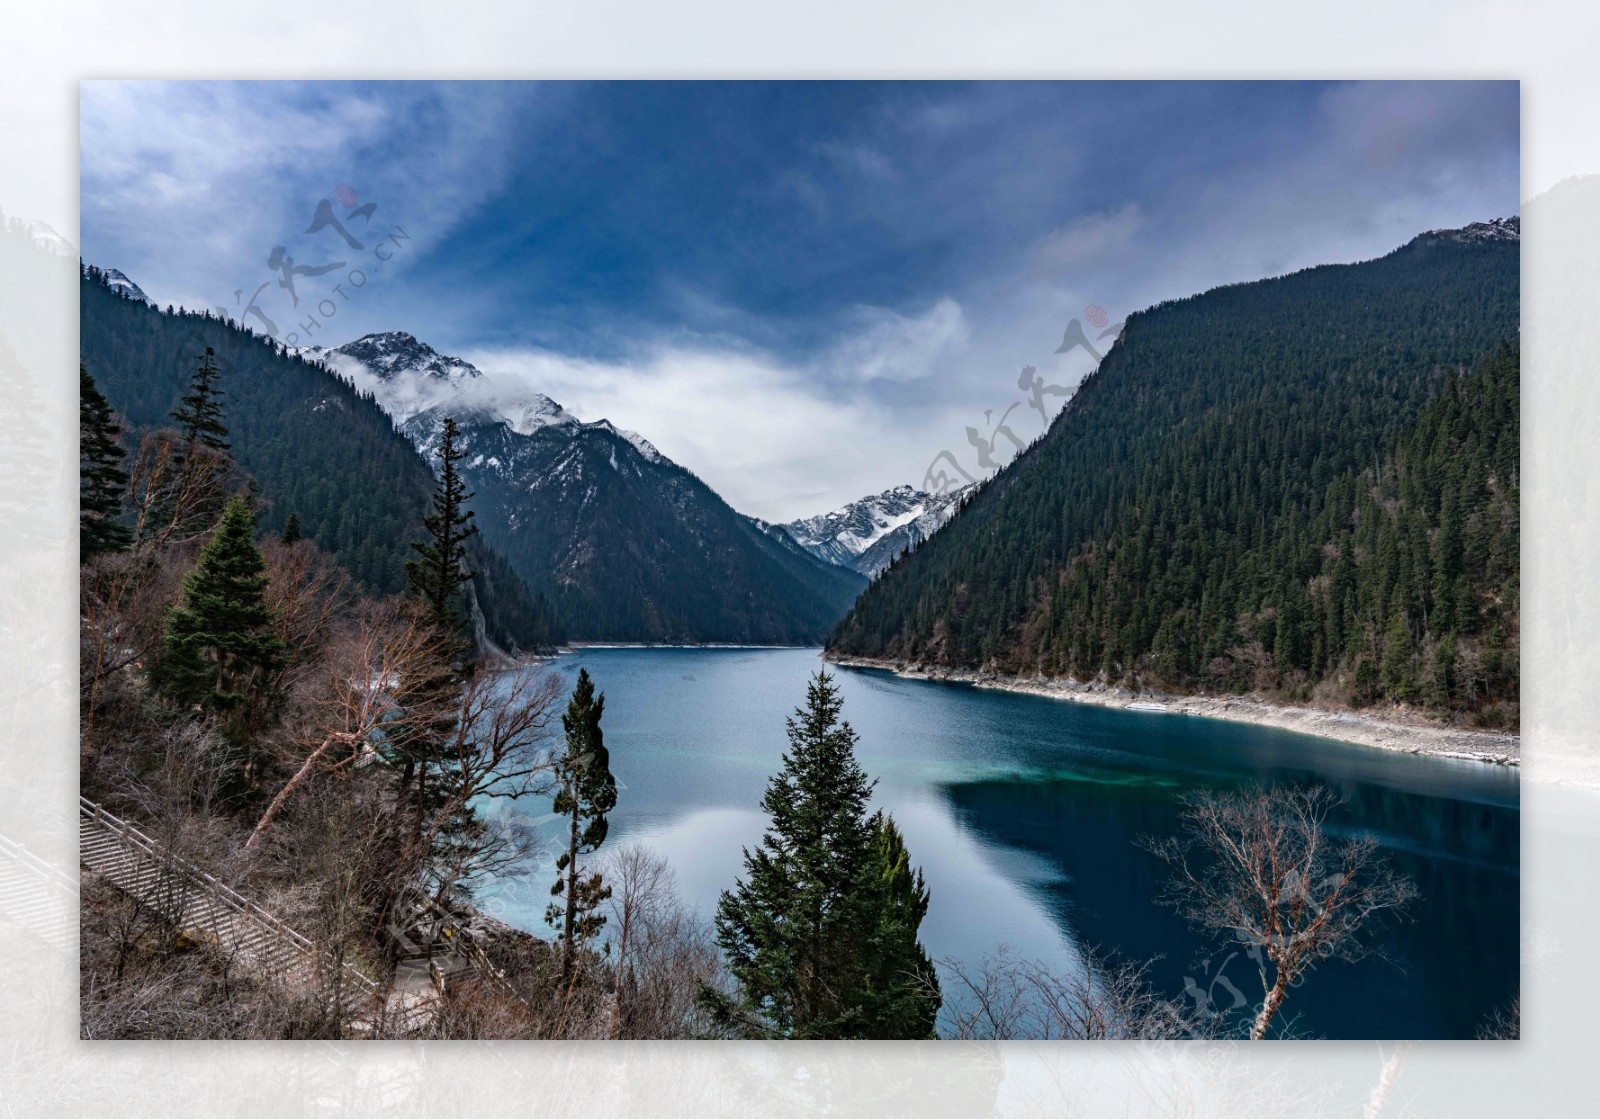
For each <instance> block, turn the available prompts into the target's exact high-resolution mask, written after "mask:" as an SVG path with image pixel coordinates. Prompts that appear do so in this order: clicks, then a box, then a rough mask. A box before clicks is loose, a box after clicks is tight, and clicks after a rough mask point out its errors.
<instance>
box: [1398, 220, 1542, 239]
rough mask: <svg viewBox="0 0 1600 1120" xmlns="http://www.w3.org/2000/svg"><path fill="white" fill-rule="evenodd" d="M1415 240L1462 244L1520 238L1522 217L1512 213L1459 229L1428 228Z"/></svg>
mask: <svg viewBox="0 0 1600 1120" xmlns="http://www.w3.org/2000/svg"><path fill="white" fill-rule="evenodd" d="M1415 240H1417V241H1425V240H1426V241H1459V242H1460V243H1462V244H1463V245H1481V244H1484V243H1485V242H1490V241H1520V240H1522V219H1521V218H1520V217H1518V216H1517V215H1515V214H1513V215H1511V217H1509V218H1492V219H1490V220H1489V221H1487V222H1473V223H1471V224H1470V225H1465V226H1462V227H1461V228H1460V229H1430V230H1429V231H1428V232H1427V233H1422V234H1418V235H1417V237H1416V239H1415Z"/></svg>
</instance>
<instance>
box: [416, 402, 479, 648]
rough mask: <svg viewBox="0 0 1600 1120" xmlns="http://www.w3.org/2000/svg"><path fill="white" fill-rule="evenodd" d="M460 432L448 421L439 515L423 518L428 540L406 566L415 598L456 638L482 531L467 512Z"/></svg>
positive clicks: (436, 496)
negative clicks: (471, 551) (470, 552)
mask: <svg viewBox="0 0 1600 1120" xmlns="http://www.w3.org/2000/svg"><path fill="white" fill-rule="evenodd" d="M460 431H461V430H460V428H459V427H457V425H456V422H455V420H454V419H452V418H450V417H446V418H445V422H444V432H443V436H442V438H441V440H440V443H439V479H438V484H437V486H436V487H435V488H434V492H433V512H432V513H430V514H427V515H426V516H425V517H423V519H422V520H423V525H424V526H425V527H426V528H427V530H428V536H427V538H426V539H425V540H421V541H416V542H414V543H413V544H412V546H411V547H412V549H414V550H415V551H416V553H417V555H416V556H415V557H412V558H411V559H409V560H407V561H406V579H407V581H408V582H409V583H410V585H411V590H412V592H413V594H415V595H416V596H417V597H418V598H419V599H420V600H421V601H422V603H423V605H424V607H425V609H426V610H427V612H428V617H429V619H430V620H431V621H432V622H433V623H434V624H435V625H437V626H439V627H440V628H442V629H444V630H447V631H449V632H451V633H457V632H459V631H460V629H461V626H462V621H463V620H462V615H461V610H460V606H459V595H460V591H461V587H462V585H463V584H464V583H466V582H467V581H468V580H470V579H471V578H472V573H471V572H470V571H468V570H467V539H468V538H469V537H471V536H472V534H474V533H476V532H477V531H478V529H477V526H475V525H474V524H472V511H471V510H469V509H467V508H466V506H467V502H468V501H469V500H470V499H471V498H472V494H471V493H470V492H469V491H468V490H467V484H466V482H465V481H463V480H462V478H461V474H460V472H459V471H458V470H457V469H456V464H457V463H459V462H460V461H461V458H462V456H463V455H464V454H465V452H464V451H462V450H461V448H460V447H458V446H457V445H456V438H457V436H459V435H460Z"/></svg>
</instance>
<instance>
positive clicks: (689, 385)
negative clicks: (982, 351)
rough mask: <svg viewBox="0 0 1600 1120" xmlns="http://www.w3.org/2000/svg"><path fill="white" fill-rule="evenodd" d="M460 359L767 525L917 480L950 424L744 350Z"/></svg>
mask: <svg viewBox="0 0 1600 1120" xmlns="http://www.w3.org/2000/svg"><path fill="white" fill-rule="evenodd" d="M465 356H466V358H467V360H469V361H471V362H472V363H473V364H474V365H476V366H478V368H480V369H481V370H483V371H484V375H485V378H486V379H489V380H490V381H491V383H492V384H493V385H494V386H495V387H496V388H495V390H494V391H495V392H496V393H503V394H505V397H504V398H503V399H505V400H509V399H515V398H516V397H517V396H518V395H519V394H522V395H526V394H527V393H529V392H539V393H544V394H545V395H547V396H549V397H551V398H553V399H554V400H556V401H558V402H559V403H560V404H561V405H562V406H563V407H565V408H566V409H567V410H568V411H570V412H573V413H575V414H576V415H577V416H579V417H580V418H582V419H583V420H586V421H594V420H600V419H606V420H610V421H611V422H612V423H614V424H616V425H617V426H618V427H621V428H628V429H633V430H635V431H637V432H639V433H640V434H641V435H643V436H644V437H645V438H647V439H648V440H650V442H652V443H653V444H655V445H656V447H658V448H659V449H660V450H661V452H662V454H664V455H666V456H667V457H668V458H669V459H672V460H673V461H674V462H677V463H679V464H680V465H682V466H685V467H687V468H689V469H690V470H692V471H694V472H695V473H696V474H698V475H699V476H700V477H701V478H703V479H704V480H705V481H706V483H707V484H708V485H709V486H711V488H712V489H713V490H715V491H717V493H718V494H720V495H722V497H723V498H724V499H726V500H727V501H728V502H729V504H731V505H732V506H733V507H734V508H735V509H738V510H739V511H741V512H743V513H750V514H755V515H756V516H760V517H765V518H767V519H769V520H776V521H786V520H789V519H791V518H795V517H802V516H808V515H810V514H814V513H817V512H820V511H822V510H825V509H832V508H835V507H837V506H838V505H840V504H842V503H843V502H845V501H850V500H853V499H855V498H858V497H861V496H862V495H863V494H865V493H868V492H872V491H875V490H880V489H884V488H886V487H889V486H892V485H896V484H899V483H902V482H911V483H913V484H917V483H920V482H921V481H922V472H923V470H924V469H925V467H926V465H927V462H928V461H929V460H930V459H931V458H932V457H933V454H934V452H935V451H936V450H937V446H936V444H935V443H934V441H935V440H938V439H945V438H946V437H947V436H948V435H949V433H950V431H951V424H952V423H953V421H952V420H950V418H948V417H945V418H943V419H944V421H945V422H944V423H943V424H940V423H939V422H938V421H937V420H934V419H932V418H928V417H917V418H915V419H914V420H912V421H911V422H909V423H908V422H906V421H907V418H906V417H902V416H897V415H895V414H894V413H893V412H892V411H891V410H889V409H887V408H886V407H885V406H884V405H883V404H882V403H879V402H873V401H871V400H869V399H867V398H864V397H852V398H848V399H841V398H839V397H838V396H837V395H836V394H830V393H826V392H824V391H821V389H820V387H819V386H818V385H817V383H816V381H815V379H814V378H813V377H812V376H811V375H810V373H809V371H807V370H805V369H802V368H796V367H792V366H787V365H785V364H783V363H782V362H779V361H777V360H775V359H773V358H771V357H769V356H765V355H761V354H756V353H751V352H744V351H734V350H716V349H694V348H685V347H677V346H669V345H663V346H660V347H657V348H655V349H653V350H651V351H650V352H648V353H646V354H645V355H643V356H642V357H641V358H640V359H638V360H636V361H632V362H627V363H613V362H598V361H590V360H586V359H581V358H575V357H570V356H565V355H561V354H556V353H552V352H550V351H544V350H530V349H487V350H474V351H470V352H469V353H468V354H467V355H465ZM959 430H960V429H959V428H955V431H957V432H959Z"/></svg>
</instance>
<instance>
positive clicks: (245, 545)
mask: <svg viewBox="0 0 1600 1120" xmlns="http://www.w3.org/2000/svg"><path fill="white" fill-rule="evenodd" d="M255 529H256V522H255V516H254V515H253V514H252V513H251V512H250V507H249V506H248V505H246V504H245V503H244V502H243V501H242V500H241V499H239V498H234V499H233V500H231V501H230V502H229V503H228V507H227V509H226V510H225V511H224V513H223V515H222V522H221V524H219V525H218V527H217V531H216V534H215V535H214V536H213V537H212V538H211V540H210V541H209V542H207V544H206V546H205V548H204V549H202V550H201V552H200V562H199V564H198V565H196V567H195V570H194V571H193V572H192V573H191V574H190V575H189V578H188V579H186V580H185V581H184V584H183V599H182V600H181V601H180V602H179V603H178V605H177V606H175V607H173V608H172V609H171V610H170V611H169V612H168V613H167V619H166V629H165V633H164V636H163V653H162V657H161V659H160V661H159V662H158V663H157V667H156V671H155V677H156V683H157V684H158V685H159V686H160V687H161V689H162V691H164V692H166V693H167V694H168V695H169V696H171V697H172V698H173V699H174V700H176V701H177V702H178V703H180V704H184V705H186V706H189V705H198V706H200V707H202V708H204V709H206V710H208V711H211V712H215V713H218V714H222V715H224V716H229V715H233V714H235V713H238V712H239V711H240V710H241V709H242V708H244V707H245V705H246V704H247V703H248V701H249V700H250V699H251V698H252V696H253V695H254V694H255V693H256V691H257V690H258V689H259V688H260V686H261V685H262V684H263V683H264V678H265V676H266V674H267V673H268V672H270V671H271V669H272V668H273V667H274V666H275V665H276V664H277V662H278V659H279V657H280V656H281V655H282V652H283V644H282V642H281V641H279V639H278V638H277V636H276V635H275V634H274V633H273V632H272V622H273V612H272V609H271V608H270V607H268V606H267V602H266V597H265V592H266V587H267V577H266V574H265V573H266V565H265V563H264V562H263V560H262V558H261V552H260V550H258V549H257V548H256V546H255V541H254V537H255Z"/></svg>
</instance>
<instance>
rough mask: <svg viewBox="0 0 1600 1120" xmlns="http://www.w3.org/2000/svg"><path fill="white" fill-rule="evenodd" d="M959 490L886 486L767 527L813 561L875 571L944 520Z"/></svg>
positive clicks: (868, 572)
mask: <svg viewBox="0 0 1600 1120" xmlns="http://www.w3.org/2000/svg"><path fill="white" fill-rule="evenodd" d="M963 493H964V489H963V490H952V491H950V492H948V493H943V494H929V493H926V492H924V491H922V490H918V489H917V488H916V487H914V486H904V485H902V486H892V487H890V488H889V489H887V490H885V491H883V492H882V493H880V494H869V495H868V496H867V497H865V498H861V499H860V500H858V501H854V502H850V503H848V504H847V505H843V506H840V507H839V508H838V509H836V510H832V511H830V512H828V513H821V514H818V515H816V516H815V517H803V518H799V519H798V520H795V521H790V522H788V523H786V524H783V525H778V526H773V527H772V528H776V529H780V530H782V531H783V532H786V533H787V534H788V535H789V536H790V537H791V538H792V539H793V540H794V542H795V543H796V544H798V545H799V546H800V547H801V548H803V549H805V550H806V551H807V552H809V553H811V554H812V555H813V556H816V557H818V558H819V559H822V560H827V561H828V562H830V563H833V564H842V565H844V566H845V567H847V568H854V569H855V570H856V571H858V572H861V573H862V574H864V575H876V574H878V573H879V572H881V571H882V570H883V569H884V568H887V567H888V566H889V564H890V562H891V561H893V560H894V558H895V557H896V556H899V555H900V554H901V553H902V552H904V551H905V550H906V549H908V548H910V547H912V546H914V545H916V544H920V543H921V542H922V541H924V540H927V539H928V538H929V537H930V536H932V535H933V534H934V533H935V532H937V531H938V530H939V529H940V528H941V527H942V526H943V525H944V524H945V522H947V521H949V520H950V518H951V517H952V516H953V515H954V514H955V511H956V509H957V507H958V506H959V504H960V498H961V495H962V494H963ZM763 528H766V526H763ZM768 531H771V530H770V529H768Z"/></svg>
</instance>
